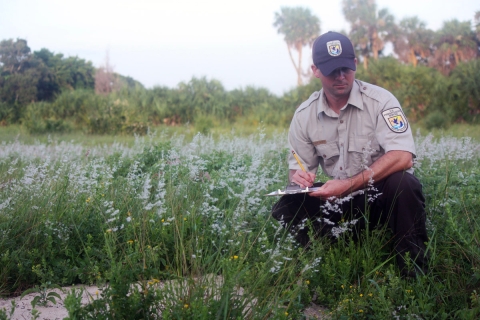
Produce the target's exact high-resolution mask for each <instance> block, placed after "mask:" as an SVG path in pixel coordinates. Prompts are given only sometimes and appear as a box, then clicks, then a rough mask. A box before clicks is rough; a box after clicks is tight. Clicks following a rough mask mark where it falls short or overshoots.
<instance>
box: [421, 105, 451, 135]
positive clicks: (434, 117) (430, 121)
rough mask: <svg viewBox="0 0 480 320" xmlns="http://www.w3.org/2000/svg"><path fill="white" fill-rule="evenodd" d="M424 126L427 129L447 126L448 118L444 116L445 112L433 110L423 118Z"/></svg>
mask: <svg viewBox="0 0 480 320" xmlns="http://www.w3.org/2000/svg"><path fill="white" fill-rule="evenodd" d="M424 123H425V127H426V128H427V129H428V130H432V129H441V128H447V127H448V119H447V118H446V117H445V114H444V113H443V112H441V111H438V110H437V111H433V112H432V113H429V114H428V116H427V117H426V118H425V120H424Z"/></svg>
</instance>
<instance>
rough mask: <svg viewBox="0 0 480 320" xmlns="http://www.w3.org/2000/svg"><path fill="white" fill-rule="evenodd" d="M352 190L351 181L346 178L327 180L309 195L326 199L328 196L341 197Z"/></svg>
mask: <svg viewBox="0 0 480 320" xmlns="http://www.w3.org/2000/svg"><path fill="white" fill-rule="evenodd" d="M352 191H353V190H352V181H351V180H350V179H346V180H329V181H327V182H325V184H324V185H323V186H322V187H321V188H320V189H319V190H317V191H315V192H311V193H310V196H312V197H317V198H320V199H323V200H326V199H328V198H330V197H342V196H345V195H347V194H349V193H351V192H352Z"/></svg>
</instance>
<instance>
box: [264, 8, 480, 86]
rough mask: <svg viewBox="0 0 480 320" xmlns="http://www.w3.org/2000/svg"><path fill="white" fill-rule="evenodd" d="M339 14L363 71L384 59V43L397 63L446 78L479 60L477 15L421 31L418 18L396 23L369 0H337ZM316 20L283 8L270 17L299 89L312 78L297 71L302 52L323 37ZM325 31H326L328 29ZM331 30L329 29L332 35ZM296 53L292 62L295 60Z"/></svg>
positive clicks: (422, 26) (305, 12)
mask: <svg viewBox="0 0 480 320" xmlns="http://www.w3.org/2000/svg"><path fill="white" fill-rule="evenodd" d="M342 12H343V14H344V17H345V20H346V21H347V22H348V23H349V24H350V31H349V32H347V31H341V30H340V32H342V33H344V34H346V35H348V36H349V37H350V39H351V40H352V42H353V44H354V46H355V51H356V55H357V57H358V58H359V60H360V62H361V63H362V64H363V67H364V68H365V69H368V66H369V62H370V61H372V60H378V59H379V58H380V57H382V56H384V55H385V48H386V45H387V44H388V43H390V44H391V45H392V47H393V52H394V54H395V56H396V57H397V59H398V60H399V61H401V62H402V63H404V64H410V65H413V66H414V67H416V66H417V65H424V66H429V67H432V68H435V69H437V70H439V71H440V72H442V73H443V74H444V75H448V74H449V73H450V72H451V71H452V70H453V69H455V67H456V66H457V65H458V64H459V63H460V62H466V61H471V60H475V59H478V57H479V56H480V51H479V46H480V10H479V11H477V12H475V13H474V12H472V18H473V24H472V21H459V20H457V19H452V20H449V21H445V22H444V23H443V26H442V28H441V29H440V30H438V31H433V30H431V29H429V28H427V27H426V23H425V22H423V21H421V20H420V19H419V18H418V17H417V16H413V17H406V18H404V19H402V20H400V21H399V22H398V23H397V22H396V19H395V16H394V15H393V14H392V13H390V12H389V10H388V9H386V8H378V6H377V4H376V2H375V1H374V0H342ZM320 24H321V20H320V18H318V17H317V16H315V15H314V14H313V13H312V12H311V10H310V9H308V8H303V7H294V8H292V7H282V8H281V9H280V11H279V12H276V13H275V17H274V23H273V26H274V27H276V28H277V31H278V33H280V34H282V35H283V36H284V40H285V42H286V43H287V47H288V52H289V55H290V58H291V60H292V63H293V65H294V68H295V70H296V72H297V83H298V85H301V84H303V80H304V79H307V80H309V78H310V77H311V73H310V72H309V67H310V66H307V68H306V69H304V68H302V52H303V50H304V48H305V47H310V48H311V46H312V44H313V41H314V40H315V39H316V38H317V37H318V36H319V35H320V34H321V33H322V32H321V28H320ZM327 31H328V30H327ZM332 31H333V30H332ZM294 51H296V53H297V54H296V59H294Z"/></svg>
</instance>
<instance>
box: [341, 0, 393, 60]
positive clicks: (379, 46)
mask: <svg viewBox="0 0 480 320" xmlns="http://www.w3.org/2000/svg"><path fill="white" fill-rule="evenodd" d="M343 14H344V15H345V19H346V20H347V21H348V22H350V25H351V31H350V39H351V40H352V42H353V43H354V44H355V47H356V50H357V52H358V53H359V54H360V55H361V56H362V58H363V65H364V67H365V69H367V67H368V59H369V57H370V56H372V57H373V59H375V60H377V59H378V55H379V54H380V53H381V52H382V50H383V48H384V47H385V42H387V41H391V37H392V34H393V30H394V28H395V18H394V16H393V15H392V14H390V12H389V11H388V9H385V8H384V9H381V10H379V11H378V12H377V4H376V3H375V0H343Z"/></svg>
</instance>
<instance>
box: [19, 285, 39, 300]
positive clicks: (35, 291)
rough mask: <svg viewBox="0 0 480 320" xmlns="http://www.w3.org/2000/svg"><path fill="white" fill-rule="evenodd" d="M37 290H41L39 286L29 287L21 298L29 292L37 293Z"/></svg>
mask: <svg viewBox="0 0 480 320" xmlns="http://www.w3.org/2000/svg"><path fill="white" fill-rule="evenodd" d="M37 292H39V290H38V287H35V288H30V289H27V290H25V291H24V292H23V293H22V295H21V296H20V299H22V298H23V297H25V296H26V295H27V294H29V293H37Z"/></svg>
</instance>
